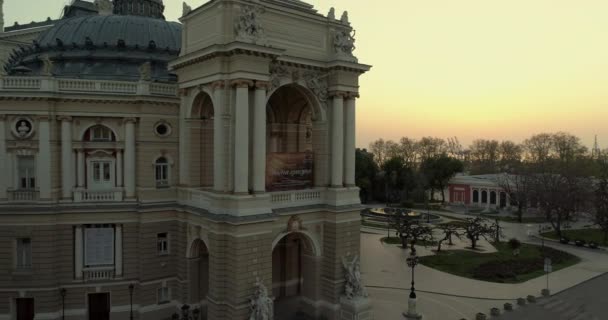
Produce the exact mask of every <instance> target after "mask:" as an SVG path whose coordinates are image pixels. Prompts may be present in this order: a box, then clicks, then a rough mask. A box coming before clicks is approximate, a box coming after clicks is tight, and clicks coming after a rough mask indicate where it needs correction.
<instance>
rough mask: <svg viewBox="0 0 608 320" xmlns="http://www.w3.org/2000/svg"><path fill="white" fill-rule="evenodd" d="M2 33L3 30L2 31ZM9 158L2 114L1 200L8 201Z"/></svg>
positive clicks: (0, 124)
mask: <svg viewBox="0 0 608 320" xmlns="http://www.w3.org/2000/svg"><path fill="white" fill-rule="evenodd" d="M0 31H1V29H0ZM8 173H9V172H8V158H7V155H6V116H5V115H3V114H0V176H2V177H5V179H0V199H6V197H7V194H6V190H7V188H8V187H9V185H10V181H11V179H10V178H7V177H9V175H8Z"/></svg>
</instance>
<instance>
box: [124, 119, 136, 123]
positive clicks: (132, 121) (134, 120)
mask: <svg viewBox="0 0 608 320" xmlns="http://www.w3.org/2000/svg"><path fill="white" fill-rule="evenodd" d="M122 123H137V118H124V119H122Z"/></svg>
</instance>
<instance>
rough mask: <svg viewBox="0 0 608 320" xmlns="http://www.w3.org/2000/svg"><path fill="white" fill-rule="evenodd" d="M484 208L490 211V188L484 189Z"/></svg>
mask: <svg viewBox="0 0 608 320" xmlns="http://www.w3.org/2000/svg"><path fill="white" fill-rule="evenodd" d="M486 210H487V211H490V189H486Z"/></svg>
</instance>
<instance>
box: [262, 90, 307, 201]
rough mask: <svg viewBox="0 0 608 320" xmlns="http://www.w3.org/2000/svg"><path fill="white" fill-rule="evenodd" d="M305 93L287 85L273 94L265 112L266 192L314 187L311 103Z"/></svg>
mask: <svg viewBox="0 0 608 320" xmlns="http://www.w3.org/2000/svg"><path fill="white" fill-rule="evenodd" d="M306 90H307V89H305V88H302V87H299V86H297V85H288V86H284V87H281V88H279V89H278V90H276V91H275V92H274V93H273V94H272V96H271V97H270V99H269V100H268V105H267V108H266V114H267V127H266V145H267V148H266V152H267V155H266V159H267V174H266V190H268V191H281V190H294V189H305V188H311V187H312V186H313V185H314V176H315V175H314V172H313V163H314V161H315V158H316V157H315V153H318V150H316V149H317V148H315V147H314V146H313V113H314V106H313V102H312V100H311V99H309V97H308V96H307V94H306V93H307V92H306Z"/></svg>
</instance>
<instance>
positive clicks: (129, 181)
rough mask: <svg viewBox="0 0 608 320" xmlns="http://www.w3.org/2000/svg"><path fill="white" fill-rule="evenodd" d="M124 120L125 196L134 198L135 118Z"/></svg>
mask: <svg viewBox="0 0 608 320" xmlns="http://www.w3.org/2000/svg"><path fill="white" fill-rule="evenodd" d="M124 122H125V158H124V171H125V175H124V182H125V191H126V197H127V198H130V199H132V198H135V169H136V168H135V122H137V119H134V118H128V119H125V120H124Z"/></svg>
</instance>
